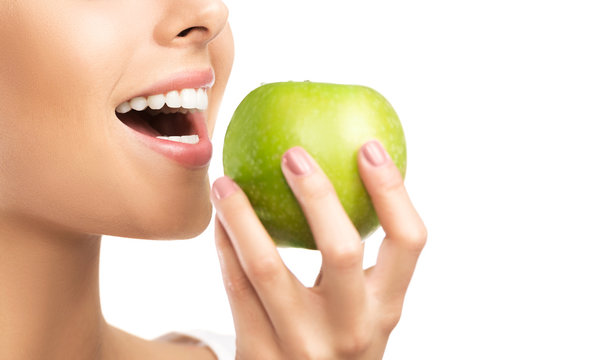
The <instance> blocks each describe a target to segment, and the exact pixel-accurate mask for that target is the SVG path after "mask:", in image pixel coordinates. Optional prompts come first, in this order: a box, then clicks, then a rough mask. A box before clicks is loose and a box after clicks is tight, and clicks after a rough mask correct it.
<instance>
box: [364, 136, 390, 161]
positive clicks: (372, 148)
mask: <svg viewBox="0 0 607 360" xmlns="http://www.w3.org/2000/svg"><path fill="white" fill-rule="evenodd" d="M363 155H365V158H366V159H367V161H369V162H370V163H371V165H373V166H380V165H383V164H384V163H385V162H386V159H387V158H388V156H387V154H386V150H384V148H383V146H381V144H380V143H379V141H377V140H371V141H369V142H367V143H366V144H365V145H364V146H363Z"/></svg>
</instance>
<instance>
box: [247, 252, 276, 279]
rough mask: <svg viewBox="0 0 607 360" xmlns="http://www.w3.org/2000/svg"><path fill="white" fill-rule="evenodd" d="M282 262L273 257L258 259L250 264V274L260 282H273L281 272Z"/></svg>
mask: <svg viewBox="0 0 607 360" xmlns="http://www.w3.org/2000/svg"><path fill="white" fill-rule="evenodd" d="M280 269H281V266H280V262H279V261H278V260H276V259H274V258H272V257H266V258H263V259H257V260H256V261H254V262H252V263H251V264H250V265H249V266H248V270H249V271H248V274H249V275H250V277H251V278H254V279H255V280H256V281H259V282H271V281H272V280H274V279H275V278H276V277H277V276H278V273H279V272H280Z"/></svg>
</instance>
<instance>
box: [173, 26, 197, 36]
mask: <svg viewBox="0 0 607 360" xmlns="http://www.w3.org/2000/svg"><path fill="white" fill-rule="evenodd" d="M192 29H194V28H193V27H191V28H187V29H185V30H183V31H182V32H180V33H179V34H177V36H179V37H184V36H186V35H187V34H188V33H189V32H190V31H191V30H192Z"/></svg>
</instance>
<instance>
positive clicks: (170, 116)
mask: <svg viewBox="0 0 607 360" xmlns="http://www.w3.org/2000/svg"><path fill="white" fill-rule="evenodd" d="M213 82H214V75H213V71H212V69H209V70H205V71H193V72H186V73H179V74H176V75H174V76H172V77H170V78H168V79H166V80H163V81H161V82H159V83H157V84H155V85H152V86H150V87H148V88H147V89H146V90H143V91H141V92H139V93H138V94H137V95H136V96H134V97H132V98H130V99H128V100H125V101H123V102H122V103H121V104H120V106H117V107H116V117H117V118H118V119H119V120H120V121H121V122H122V123H123V124H124V125H126V126H125V128H126V129H128V130H129V131H128V132H129V133H130V134H131V135H132V136H133V138H134V139H135V140H136V141H137V142H138V143H140V144H142V145H144V146H145V147H147V148H148V149H150V150H153V151H155V152H157V153H160V154H162V155H164V156H165V157H166V158H167V159H169V160H171V161H173V162H176V163H177V164H179V165H181V166H185V167H187V168H200V167H204V166H207V165H208V164H209V162H210V160H211V156H212V145H211V142H210V139H209V137H208V132H207V127H206V120H207V119H206V107H207V103H208V101H207V98H206V96H207V95H206V93H207V91H208V90H209V87H210V85H212V84H213ZM183 89H204V93H205V94H204V97H201V96H198V97H197V99H196V100H194V99H192V98H191V97H190V95H191V94H192V90H186V91H183ZM178 92H179V93H178ZM186 92H187V94H186ZM180 93H183V96H182V97H181V98H180V97H179V94H180ZM163 94H165V95H166V94H168V96H166V97H165V96H163ZM176 94H177V95H176ZM199 95H200V92H199ZM162 98H165V101H166V103H165V104H164V105H163V106H162V105H159V104H158V100H159V99H160V100H162ZM147 100H151V101H147ZM181 101H183V103H181ZM148 105H149V107H150V108H146V107H147V106H148ZM160 106H162V107H160ZM128 107H130V108H131V109H128ZM151 107H154V108H155V110H152V109H151ZM184 107H187V108H184ZM136 109H137V110H136ZM142 110H144V111H142ZM159 136H160V137H161V138H158V137H159Z"/></svg>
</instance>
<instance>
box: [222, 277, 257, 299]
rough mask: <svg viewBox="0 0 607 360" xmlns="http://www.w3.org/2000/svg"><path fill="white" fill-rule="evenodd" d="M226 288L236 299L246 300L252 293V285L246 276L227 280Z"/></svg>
mask: <svg viewBox="0 0 607 360" xmlns="http://www.w3.org/2000/svg"><path fill="white" fill-rule="evenodd" d="M225 287H226V291H227V293H228V295H229V296H230V297H232V298H235V299H243V298H244V299H246V298H248V297H249V296H250V293H251V291H252V288H251V283H250V282H249V279H247V277H246V276H244V275H238V276H234V277H231V278H228V279H226V282H225Z"/></svg>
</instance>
